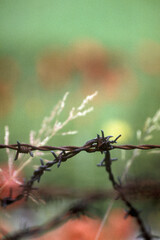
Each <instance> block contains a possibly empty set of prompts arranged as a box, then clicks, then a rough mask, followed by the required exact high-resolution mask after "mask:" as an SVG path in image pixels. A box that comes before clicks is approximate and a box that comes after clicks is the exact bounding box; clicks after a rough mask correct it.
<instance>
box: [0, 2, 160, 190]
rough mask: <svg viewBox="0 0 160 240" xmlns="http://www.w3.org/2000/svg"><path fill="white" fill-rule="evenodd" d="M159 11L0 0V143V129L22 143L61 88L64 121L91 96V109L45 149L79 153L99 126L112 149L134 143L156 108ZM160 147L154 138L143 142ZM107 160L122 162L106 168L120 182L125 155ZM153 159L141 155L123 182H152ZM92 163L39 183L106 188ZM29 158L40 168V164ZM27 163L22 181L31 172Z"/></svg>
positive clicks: (70, 165) (91, 158)
mask: <svg viewBox="0 0 160 240" xmlns="http://www.w3.org/2000/svg"><path fill="white" fill-rule="evenodd" d="M159 9H160V2H159V1H158V0H154V1H153V0H152V1H151V0H148V1H146V0H135V1H127V0H121V1H118V0H112V1H108V0H105V1H104V0H86V1H85V0H77V1H73V0H67V1H64V0H63V1H62V0H54V1H53V0H45V1H43V0H28V1H24V0H16V1H15V0H5V1H0V142H1V143H3V142H4V127H5V126H6V125H8V126H9V131H10V143H16V141H17V140H18V141H20V142H26V143H28V142H29V133H30V130H35V131H37V130H38V129H39V128H40V126H41V122H42V119H43V118H44V117H45V116H48V115H49V114H50V112H51V110H52V109H53V107H54V106H55V105H56V103H57V102H58V101H59V100H60V99H61V98H62V97H63V95H64V94H65V93H66V92H67V91H69V92H70V95H69V96H68V100H67V102H66V108H65V109H64V113H63V117H64V118H65V117H66V116H67V114H68V111H69V109H71V107H73V106H78V105H80V103H81V102H82V100H83V99H84V98H85V97H86V96H87V95H89V94H92V93H93V92H95V91H98V92H99V93H98V95H97V96H96V97H95V99H94V100H93V102H92V103H91V105H93V106H94V111H93V112H92V113H89V114H88V115H87V116H85V117H84V118H78V119H76V120H74V121H73V122H71V123H70V124H68V125H67V126H66V127H65V129H63V130H64V131H69V130H77V131H78V133H77V134H76V135H71V136H62V135H61V133H58V134H57V135H56V136H54V138H53V139H52V140H51V141H50V142H49V144H51V145H56V146H58V145H61V146H62V145H78V146H80V145H83V144H84V143H85V142H86V141H87V140H89V139H92V138H94V137H96V134H97V133H99V134H100V130H101V129H103V130H104V131H105V134H106V135H110V134H111V135H113V136H115V137H116V136H117V135H118V134H122V137H121V139H120V140H119V142H120V143H126V144H130V143H133V144H138V141H137V137H136V132H137V130H138V129H143V126H144V122H145V120H146V118H147V117H152V116H153V115H154V114H155V112H156V111H157V110H158V108H159V98H160V97H159V92H160V84H159V79H160V31H159V30H158V29H159V24H160V14H159ZM62 120H63V119H62ZM158 142H159V136H158V133H155V136H154V137H153V138H152V139H151V140H150V141H149V142H147V143H153V144H154V143H155V144H156V143H157V144H158ZM1 151H2V152H1V159H0V161H1V163H3V164H4V163H5V161H6V154H5V151H3V150H1ZM114 154H115V156H118V157H119V159H121V160H122V161H121V162H117V163H116V166H115V167H114V170H115V174H117V176H121V174H122V172H123V168H124V165H125V164H126V161H127V159H129V157H130V156H131V155H132V153H131V152H129V153H126V155H125V157H124V153H122V152H120V151H119V152H116V151H115V153H112V155H114ZM47 157H48V158H49V156H47ZM123 158H125V160H124V161H123ZM151 158H152V162H151ZM158 159H159V157H158V155H154V156H151V155H148V154H146V153H145V154H142V156H141V157H140V158H139V159H138V161H137V162H136V161H135V163H134V164H133V166H132V168H131V170H130V175H131V176H132V177H135V176H136V177H142V176H150V178H151V179H154V178H156V176H158V173H157V171H155V168H157V167H158V166H159V163H158ZM99 160H101V156H100V155H98V154H97V155H96V154H95V155H91V154H88V155H87V154H86V153H82V154H80V155H78V156H76V157H75V158H74V159H71V160H69V161H68V162H67V163H65V164H64V165H62V166H61V167H60V168H59V169H56V168H55V169H54V171H53V172H52V173H50V174H48V175H47V177H45V178H43V180H42V182H41V185H42V186H45V185H46V184H50V186H53V185H54V186H55V187H57V186H60V187H66V186H67V187H73V188H80V189H81V188H86V189H88V188H90V189H92V188H93V189H97V188H106V186H107V185H108V186H110V184H109V183H107V176H106V173H105V171H103V169H99V168H97V167H96V164H97V163H98V161H99ZM33 161H36V163H35V162H34V164H37V165H38V164H39V159H38V158H37V160H33ZM18 164H19V163H18ZM32 165H33V163H31V165H30V166H27V167H26V169H25V172H24V173H23V174H24V176H30V175H31V173H32V171H33V168H32ZM104 179H105V181H104Z"/></svg>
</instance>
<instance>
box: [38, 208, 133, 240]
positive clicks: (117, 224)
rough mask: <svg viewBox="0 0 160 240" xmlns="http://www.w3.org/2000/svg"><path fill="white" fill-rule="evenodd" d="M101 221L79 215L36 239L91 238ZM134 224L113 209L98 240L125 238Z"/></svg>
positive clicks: (129, 234)
mask: <svg viewBox="0 0 160 240" xmlns="http://www.w3.org/2000/svg"><path fill="white" fill-rule="evenodd" d="M100 223H101V221H100V220H99V219H96V220H95V219H91V218H88V217H85V216H83V217H81V218H79V219H76V220H70V221H68V222H67V223H66V224H64V225H63V226H62V227H60V228H58V229H57V230H55V231H52V232H49V233H47V234H45V235H44V236H42V237H40V238H37V240H44V239H52V240H56V239H59V240H72V239H73V240H93V239H95V237H96V234H97V232H98V229H99V227H100ZM134 231H135V224H134V222H133V219H132V218H130V217H129V218H127V219H124V212H123V211H122V210H120V209H118V210H113V211H112V213H111V214H110V216H109V219H108V221H107V223H106V226H105V227H104V229H103V230H102V232H101V235H100V237H99V240H125V239H128V237H130V236H132V234H133V233H134Z"/></svg>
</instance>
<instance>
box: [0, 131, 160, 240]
mask: <svg viewBox="0 0 160 240" xmlns="http://www.w3.org/2000/svg"><path fill="white" fill-rule="evenodd" d="M120 136H121V135H119V136H118V137H116V138H115V139H114V140H110V138H111V137H112V136H107V137H105V136H104V132H103V131H102V130H101V136H100V135H99V134H97V137H96V138H94V139H91V140H89V141H87V142H86V143H85V144H84V145H83V146H81V147H77V146H62V147H55V146H33V145H30V144H24V143H19V142H18V141H17V144H10V145H4V144H0V149H3V148H9V149H12V150H14V151H16V156H15V160H17V159H18V156H19V153H22V154H23V153H24V154H28V153H29V154H30V155H31V156H32V157H33V153H32V151H35V150H39V151H50V152H51V154H52V155H53V160H52V161H48V162H44V161H43V159H40V166H39V167H38V168H37V169H36V170H34V172H33V174H32V176H31V177H30V179H29V180H28V181H26V182H24V184H23V185H21V187H22V193H21V194H19V195H18V196H17V197H16V198H12V190H11V192H10V195H9V196H8V197H7V198H4V199H1V206H2V207H7V206H8V205H10V204H12V203H14V202H16V201H19V200H20V199H22V198H25V199H26V200H27V198H28V197H29V196H30V192H31V191H32V190H36V189H35V188H34V187H33V185H34V183H35V182H38V183H39V182H40V180H41V177H42V175H43V174H44V172H46V171H47V172H48V171H51V167H52V166H53V165H55V164H57V167H60V165H61V164H62V162H65V161H67V160H68V159H69V158H72V157H74V156H75V155H77V154H78V153H80V152H82V151H85V152H87V153H94V152H100V153H101V154H104V159H103V160H102V161H101V162H100V163H99V164H98V166H100V167H105V170H106V172H107V173H108V176H109V180H110V181H111V183H112V186H113V189H114V190H115V191H116V192H117V193H118V196H119V198H120V199H121V200H122V201H123V202H124V204H125V205H126V206H127V208H128V211H127V215H130V216H132V217H134V218H135V219H136V221H137V224H138V225H139V228H140V236H141V237H143V238H144V239H146V240H150V239H153V236H152V235H151V234H150V233H149V232H148V230H147V229H146V227H145V225H144V223H143V221H142V219H141V217H140V212H139V211H138V210H137V209H136V208H135V207H134V206H133V205H132V204H131V202H130V201H129V200H128V199H127V197H126V195H125V192H124V191H123V186H122V183H121V180H120V179H118V181H117V180H116V179H115V177H114V175H113V173H112V167H111V165H112V162H113V161H114V160H116V159H114V158H113V159H111V157H110V150H113V149H123V150H133V149H141V150H149V149H154V148H160V145H115V144H116V143H117V140H118V139H119V137H120ZM56 150H59V151H60V153H58V154H56V153H55V152H54V151H56ZM117 199H118V198H117ZM93 200H96V198H95V197H92V198H87V199H82V200H81V201H79V202H78V203H77V204H76V205H74V206H73V205H72V206H71V207H70V208H69V209H68V211H66V212H65V213H64V214H62V215H61V216H58V217H57V218H56V219H53V220H51V222H49V225H47V224H46V225H44V226H40V227H35V228H30V229H27V230H23V231H21V232H19V233H17V235H16V234H15V235H14V234H13V235H10V236H6V238H5V239H10V240H11V239H20V238H22V237H24V236H33V235H34V234H36V233H37V234H40V233H42V232H43V231H42V230H43V229H45V230H49V229H51V228H54V227H55V226H57V224H58V225H59V224H61V223H64V222H65V221H67V220H69V219H70V218H72V217H75V216H78V215H79V214H86V210H87V208H88V204H89V203H90V202H91V201H93ZM127 215H126V216H127Z"/></svg>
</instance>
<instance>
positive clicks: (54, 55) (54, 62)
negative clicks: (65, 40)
mask: <svg viewBox="0 0 160 240" xmlns="http://www.w3.org/2000/svg"><path fill="white" fill-rule="evenodd" d="M71 70H72V64H71V56H70V54H69V52H68V51H67V50H65V51H63V50H61V49H56V50H52V51H51V52H50V53H46V54H45V55H44V56H42V57H41V58H40V59H39V61H38V63H37V73H38V76H39V78H40V81H41V83H42V85H43V86H44V87H45V88H46V89H47V90H53V89H54V88H55V89H56V88H57V87H59V86H60V87H61V86H62V85H63V84H64V83H65V82H66V81H67V80H68V79H69V77H70V75H71Z"/></svg>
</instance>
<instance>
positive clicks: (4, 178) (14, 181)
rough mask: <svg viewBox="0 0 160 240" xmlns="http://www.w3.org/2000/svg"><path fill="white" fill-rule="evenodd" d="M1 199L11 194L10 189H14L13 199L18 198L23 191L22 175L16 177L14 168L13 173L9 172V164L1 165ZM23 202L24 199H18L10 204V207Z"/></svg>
mask: <svg viewBox="0 0 160 240" xmlns="http://www.w3.org/2000/svg"><path fill="white" fill-rule="evenodd" d="M0 168H1V172H0V199H4V198H7V197H9V196H10V191H11V189H12V196H11V197H12V199H14V198H16V197H17V196H18V195H19V194H21V192H22V188H21V187H20V183H21V182H22V178H21V177H18V178H17V177H14V170H13V171H12V173H11V174H10V173H9V169H8V166H6V165H5V166H0ZM22 202H23V199H22V200H20V201H17V202H15V203H13V204H11V205H9V206H7V209H8V208H12V207H15V206H17V205H19V204H21V203H22Z"/></svg>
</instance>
